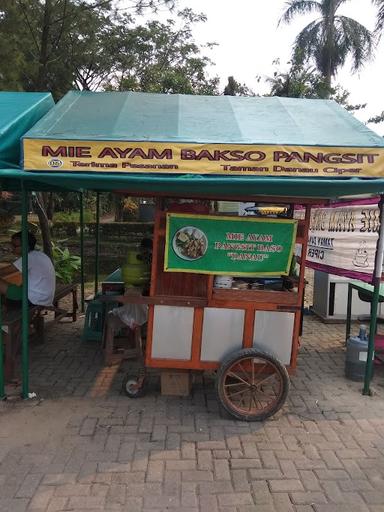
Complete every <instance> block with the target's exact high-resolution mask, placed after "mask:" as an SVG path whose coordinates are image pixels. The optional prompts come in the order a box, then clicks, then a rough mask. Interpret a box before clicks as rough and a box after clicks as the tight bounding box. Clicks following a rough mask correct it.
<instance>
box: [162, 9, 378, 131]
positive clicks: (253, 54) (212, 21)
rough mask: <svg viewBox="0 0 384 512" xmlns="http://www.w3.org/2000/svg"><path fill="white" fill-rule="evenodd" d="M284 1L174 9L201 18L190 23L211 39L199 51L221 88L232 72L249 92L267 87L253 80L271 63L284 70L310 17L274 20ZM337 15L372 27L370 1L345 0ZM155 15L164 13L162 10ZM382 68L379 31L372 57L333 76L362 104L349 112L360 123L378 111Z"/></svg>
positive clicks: (201, 37) (269, 71) (198, 36)
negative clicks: (202, 17) (203, 17)
mask: <svg viewBox="0 0 384 512" xmlns="http://www.w3.org/2000/svg"><path fill="white" fill-rule="evenodd" d="M285 4H286V2H285V0H236V1H235V2H234V1H233V0H179V2H178V6H179V7H183V6H184V7H190V8H191V9H193V10H194V11H195V12H203V13H204V14H206V16H207V21H206V22H205V23H203V24H199V25H195V27H194V29H193V35H194V38H195V40H196V41H197V42H198V43H200V44H203V43H205V42H215V43H217V46H215V47H214V48H213V49H212V50H208V49H204V51H203V53H204V55H207V56H209V57H210V59H211V60H212V61H213V62H214V63H215V66H212V67H210V68H209V74H210V76H215V75H218V76H219V77H220V79H221V86H222V88H224V86H225V84H226V82H227V77H228V76H231V75H232V76H234V77H235V79H236V80H237V81H238V82H241V83H245V84H246V85H248V86H249V87H250V88H251V89H253V90H254V92H256V93H259V94H263V93H265V92H267V91H268V84H267V83H266V82H265V81H261V82H258V81H257V76H261V77H262V78H266V77H268V76H273V72H274V71H275V70H276V69H277V68H276V66H274V65H273V64H272V63H273V61H274V60H275V59H279V60H280V66H279V69H282V70H286V69H287V68H288V67H287V65H286V63H287V62H288V61H289V58H290V54H291V48H292V44H293V41H294V39H295V36H296V35H297V34H298V33H299V32H300V30H301V29H302V28H304V26H306V25H307V24H308V23H309V22H310V21H312V20H313V19H314V18H315V17H316V15H309V16H300V17H298V18H297V19H296V20H295V21H294V22H292V23H291V24H290V25H286V24H281V25H279V26H278V21H279V19H280V17H281V14H282V12H283V11H284V7H285ZM340 13H341V14H344V15H346V16H350V17H351V18H354V19H356V20H357V21H359V22H360V23H362V24H364V25H365V26H366V27H367V28H369V29H373V27H374V24H375V13H376V10H375V8H374V6H373V5H372V3H371V1H370V0H349V1H347V2H346V3H345V5H343V7H342V8H341V9H340ZM160 16H166V17H169V14H168V13H162V14H160ZM382 70H384V35H383V38H382V41H381V43H380V44H379V45H378V47H377V50H376V52H375V58H374V59H373V60H372V61H371V62H369V63H367V64H366V65H365V67H364V68H363V69H362V70H361V71H360V72H359V73H357V74H356V73H355V74H351V71H350V66H349V65H346V66H345V67H344V68H343V69H342V70H341V72H340V73H339V74H338V76H337V77H336V80H335V83H340V84H341V85H342V86H343V87H344V88H345V89H347V90H348V91H349V92H350V93H351V94H350V103H352V104H360V103H367V107H366V108H365V109H364V110H362V111H358V112H356V113H355V116H356V117H357V118H358V119H360V120H361V121H363V122H365V121H367V119H369V117H371V116H373V115H378V114H380V113H381V112H382V111H383V110H384V95H383V85H382V83H381V80H380V76H382V75H383V71H382ZM369 127H370V128H371V129H373V130H375V131H376V132H377V133H379V134H380V135H384V123H381V124H380V125H375V124H370V125H369Z"/></svg>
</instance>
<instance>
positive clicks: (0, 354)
mask: <svg viewBox="0 0 384 512" xmlns="http://www.w3.org/2000/svg"><path fill="white" fill-rule="evenodd" d="M4 398H5V390H4V348H3V303H2V300H1V295H0V400H3V399H4Z"/></svg>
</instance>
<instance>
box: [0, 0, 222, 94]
mask: <svg viewBox="0 0 384 512" xmlns="http://www.w3.org/2000/svg"><path fill="white" fill-rule="evenodd" d="M162 4H166V5H167V6H169V7H173V6H174V2H173V1H172V0H147V1H145V0H136V1H133V2H132V3H131V4H129V6H128V7H129V8H122V6H120V8H117V6H119V4H118V3H116V2H114V3H113V2H111V1H105V0H104V1H101V0H99V1H97V0H93V1H84V0H44V1H40V0H3V2H2V4H1V7H0V38H1V40H2V45H1V48H0V88H1V89H3V90H7V89H11V90H25V91H36V90H49V91H51V92H52V93H53V95H54V97H55V98H60V97H61V96H62V95H63V94H65V93H66V92H67V91H68V90H69V89H73V88H78V89H85V90H98V89H109V90H111V89H115V90H126V89H131V90H140V91H150V92H174V93H175V92H179V93H189V94H196V93H199V94H214V93H217V84H218V79H217V78H213V79H209V78H208V77H207V74H206V68H207V66H208V64H209V63H210V61H209V59H208V58H207V57H205V56H204V55H202V53H201V52H202V50H203V48H201V47H200V46H199V45H198V44H197V43H195V42H194V40H193V37H192V26H193V25H194V24H195V23H200V22H204V21H205V17H204V16H203V15H200V14H195V13H193V12H192V11H191V10H190V9H185V10H183V11H181V12H180V13H178V17H177V21H175V19H172V20H171V19H170V20H167V21H165V22H164V23H161V22H159V21H149V22H147V23H146V24H144V25H141V24H140V18H137V17H136V15H137V13H138V12H139V13H140V12H143V10H144V9H148V8H150V9H156V8H157V7H158V6H159V5H162ZM124 5H126V4H124Z"/></svg>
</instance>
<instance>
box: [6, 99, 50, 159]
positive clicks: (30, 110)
mask: <svg viewBox="0 0 384 512" xmlns="http://www.w3.org/2000/svg"><path fill="white" fill-rule="evenodd" d="M53 105H54V102H53V99H52V96H51V94H50V93H40V92H0V168H2V167H17V166H18V164H19V162H20V138H21V136H22V135H24V133H25V132H26V131H28V130H29V129H30V128H31V127H32V126H33V125H34V124H35V123H36V121H38V120H39V119H40V118H41V117H43V116H44V114H46V113H47V112H48V110H49V109H50V108H52V107H53Z"/></svg>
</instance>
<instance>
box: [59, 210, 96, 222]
mask: <svg viewBox="0 0 384 512" xmlns="http://www.w3.org/2000/svg"><path fill="white" fill-rule="evenodd" d="M94 221H95V214H94V213H93V212H92V211H90V210H84V222H94ZM53 222H80V213H79V212H78V211H75V212H74V211H65V212H56V213H55V214H54V216H53Z"/></svg>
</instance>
